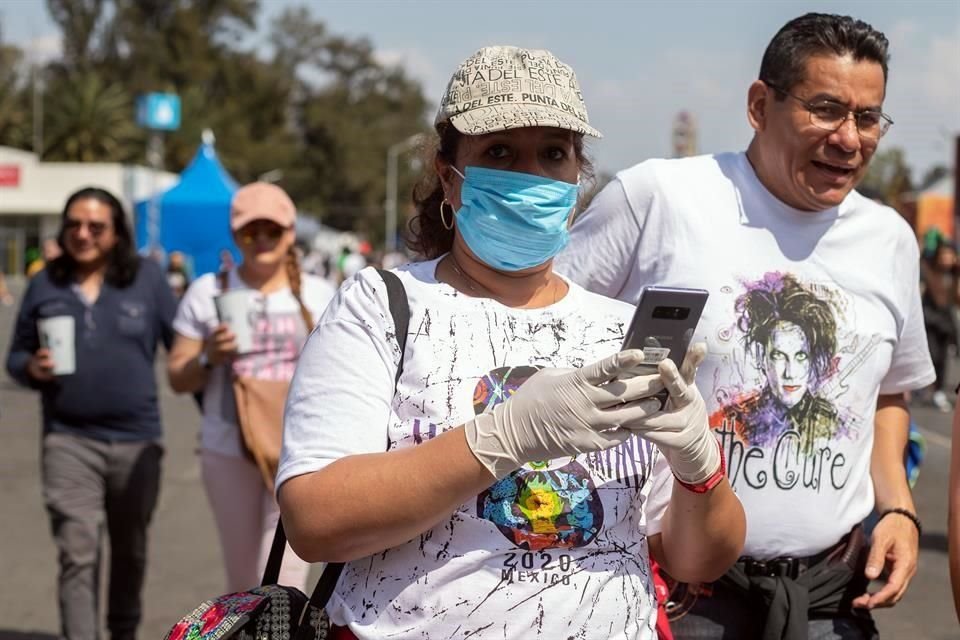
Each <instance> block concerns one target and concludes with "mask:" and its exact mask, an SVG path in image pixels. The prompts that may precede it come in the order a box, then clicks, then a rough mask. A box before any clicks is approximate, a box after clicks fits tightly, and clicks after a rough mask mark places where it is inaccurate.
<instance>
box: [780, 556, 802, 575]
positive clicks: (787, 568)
mask: <svg viewBox="0 0 960 640" xmlns="http://www.w3.org/2000/svg"><path fill="white" fill-rule="evenodd" d="M775 565H776V568H777V575H778V576H779V577H781V578H790V579H791V580H796V579H797V575H798V574H799V573H800V559H799V558H791V557H785V558H777V559H776V562H775Z"/></svg>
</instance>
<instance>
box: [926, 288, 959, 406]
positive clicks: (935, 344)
mask: <svg viewBox="0 0 960 640" xmlns="http://www.w3.org/2000/svg"><path fill="white" fill-rule="evenodd" d="M923 324H924V327H925V328H926V331H927V345H928V347H929V349H930V359H931V360H933V370H934V372H935V373H936V375H937V379H936V381H935V382H934V383H933V388H934V390H935V391H944V390H945V389H946V386H947V361H948V356H949V353H950V351H949V349H950V345H952V344H956V342H957V330H956V324H955V323H954V321H953V311H952V310H951V309H950V307H937V306H934V305H933V304H930V303H927V304H924V305H923Z"/></svg>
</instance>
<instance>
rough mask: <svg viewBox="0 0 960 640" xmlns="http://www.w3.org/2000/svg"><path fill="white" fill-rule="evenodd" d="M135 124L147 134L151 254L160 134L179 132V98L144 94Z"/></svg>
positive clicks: (156, 231)
mask: <svg viewBox="0 0 960 640" xmlns="http://www.w3.org/2000/svg"><path fill="white" fill-rule="evenodd" d="M137 124H139V125H140V126H141V127H144V128H145V129H149V130H150V141H149V143H148V145H147V162H148V163H149V165H150V167H151V169H152V171H151V172H150V203H149V205H148V206H147V247H148V251H149V252H150V253H153V252H154V251H156V250H157V249H158V248H159V247H160V199H159V196H158V194H157V172H158V171H161V170H162V169H163V155H164V153H163V136H162V135H161V132H162V131H176V130H177V129H179V128H180V96H178V95H176V94H175V93H147V94H144V95H142V96H140V97H139V98H138V99H137Z"/></svg>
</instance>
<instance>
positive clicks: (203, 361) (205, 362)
mask: <svg viewBox="0 0 960 640" xmlns="http://www.w3.org/2000/svg"><path fill="white" fill-rule="evenodd" d="M197 364H199V365H200V366H201V367H203V370H204V371H210V369H213V363H212V362H210V358H208V357H207V352H206V351H201V352H200V355H198V356H197Z"/></svg>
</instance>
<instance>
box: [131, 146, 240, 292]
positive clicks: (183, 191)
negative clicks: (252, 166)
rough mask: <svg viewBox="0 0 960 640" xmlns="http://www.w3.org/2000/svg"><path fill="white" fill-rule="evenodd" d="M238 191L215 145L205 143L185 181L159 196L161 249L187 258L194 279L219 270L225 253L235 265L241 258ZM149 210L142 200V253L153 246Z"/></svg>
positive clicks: (138, 209) (138, 210) (183, 176)
mask: <svg viewBox="0 0 960 640" xmlns="http://www.w3.org/2000/svg"><path fill="white" fill-rule="evenodd" d="M236 190H237V183H236V182H235V181H234V180H233V178H231V177H230V175H229V174H228V173H227V172H226V170H225V169H224V168H223V165H221V164H220V161H219V160H218V159H217V153H216V151H214V149H213V145H212V144H209V143H207V142H204V143H203V144H201V145H200V148H199V149H198V150H197V154H196V155H195V156H194V157H193V160H191V161H190V165H189V166H188V167H187V168H186V169H184V171H183V173H182V174H180V182H178V183H177V184H176V186H174V187H173V188H171V189H169V190H167V191H165V192H164V193H163V194H161V195H160V197H159V200H160V203H159V210H160V237H159V243H160V246H161V247H163V250H164V252H165V253H166V254H167V255H169V254H170V252H171V251H181V252H183V253H184V254H186V255H187V258H188V261H189V262H191V263H192V264H193V273H194V275H195V276H199V275H202V274H204V273H210V272H211V271H216V270H217V269H218V268H219V266H220V252H221V251H222V250H224V249H228V250H229V251H230V252H231V253H232V254H233V256H234V259H235V260H236V259H238V258H239V257H240V254H239V252H238V250H237V247H236V245H235V244H234V242H233V236H231V234H230V201H231V199H232V198H233V194H234V192H235V191H236ZM149 206H150V203H149V201H148V200H143V201H141V202H138V203H137V204H136V205H135V207H134V209H135V211H136V234H137V246H138V247H139V248H140V249H145V248H146V247H147V243H148V241H149V238H148V237H147V216H148V211H149Z"/></svg>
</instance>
